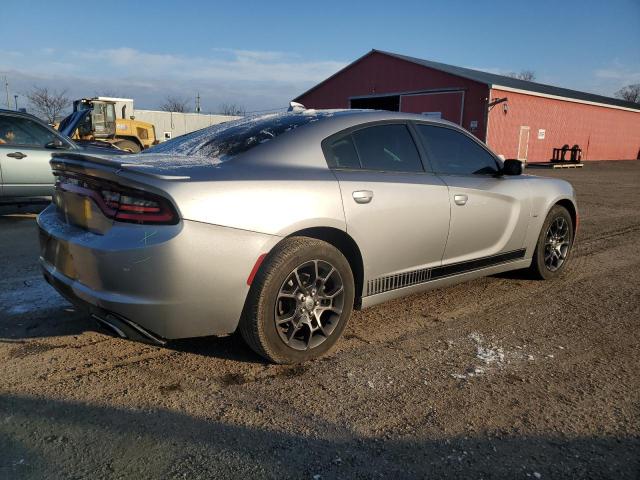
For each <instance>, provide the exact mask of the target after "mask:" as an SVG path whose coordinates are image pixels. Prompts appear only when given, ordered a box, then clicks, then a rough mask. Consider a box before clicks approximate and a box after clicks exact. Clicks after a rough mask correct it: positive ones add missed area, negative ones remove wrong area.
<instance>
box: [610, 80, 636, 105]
mask: <svg viewBox="0 0 640 480" xmlns="http://www.w3.org/2000/svg"><path fill="white" fill-rule="evenodd" d="M614 95H615V96H616V97H618V98H621V99H623V100H626V101H627V102H635V103H640V83H634V84H633V85H627V86H626V87H622V88H621V89H620V90H618V91H617V92H616V93H614Z"/></svg>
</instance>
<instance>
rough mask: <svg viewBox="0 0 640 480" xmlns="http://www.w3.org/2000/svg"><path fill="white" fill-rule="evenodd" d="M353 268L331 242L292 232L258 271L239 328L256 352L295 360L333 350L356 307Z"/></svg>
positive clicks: (275, 360)
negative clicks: (295, 234)
mask: <svg viewBox="0 0 640 480" xmlns="http://www.w3.org/2000/svg"><path fill="white" fill-rule="evenodd" d="M354 295H355V286H354V280H353V273H352V271H351V268H350V266H349V262H348V261H347V259H346V258H345V257H344V255H343V254H342V253H341V252H340V251H339V250H338V249H336V248H335V247H333V246H332V245H330V244H329V243H327V242H324V241H321V240H317V239H313V238H308V237H290V238H287V239H285V240H283V241H282V242H280V243H279V244H278V245H277V246H276V247H275V248H274V249H273V250H272V251H271V252H270V253H269V255H268V256H267V257H266V258H265V260H264V262H263V263H262V265H261V267H260V269H259V271H258V273H257V274H256V276H255V278H254V280H253V282H252V285H251V289H250V291H249V295H248V297H247V301H246V304H245V308H244V311H243V315H242V319H241V321H240V325H239V330H240V333H241V335H242V337H243V338H244V340H245V341H246V343H247V344H248V345H249V346H250V347H251V349H252V350H254V351H255V352H256V353H258V354H259V355H261V356H262V357H264V358H266V359H267V360H269V361H271V362H273V363H282V364H291V363H300V362H305V361H307V360H311V359H314V358H317V357H320V356H322V355H325V354H327V353H328V352H329V351H331V350H332V349H333V347H334V346H335V344H336V342H337V340H338V338H340V336H341V335H342V332H343V331H344V329H345V327H346V326H347V322H348V321H349V318H350V317H351V312H352V310H353V300H354Z"/></svg>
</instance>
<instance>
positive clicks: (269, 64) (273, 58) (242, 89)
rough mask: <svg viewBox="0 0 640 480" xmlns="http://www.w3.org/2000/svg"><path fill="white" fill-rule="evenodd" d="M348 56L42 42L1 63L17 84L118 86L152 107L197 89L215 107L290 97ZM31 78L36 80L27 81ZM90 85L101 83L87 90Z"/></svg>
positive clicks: (275, 102) (261, 104) (75, 88)
mask: <svg viewBox="0 0 640 480" xmlns="http://www.w3.org/2000/svg"><path fill="white" fill-rule="evenodd" d="M17 53H20V52H17ZM345 64H346V62H341V61H334V60H313V59H305V58H302V57H301V56H299V55H297V54H293V53H286V52H276V51H253V50H233V49H224V48H213V49H211V50H210V53H209V54H208V55H198V56H191V55H183V54H175V53H156V52H145V51H141V50H137V49H134V48H130V47H120V48H109V49H101V50H75V51H70V52H63V51H59V50H58V51H51V50H50V49H42V50H41V51H40V52H32V53H29V54H28V55H27V54H26V53H25V54H21V55H13V56H8V55H6V56H0V71H6V70H11V71H13V72H14V77H15V79H14V80H13V81H14V83H17V85H16V86H17V87H20V88H23V89H25V88H29V87H30V86H31V85H33V84H34V83H35V84H38V85H40V84H45V85H50V86H51V87H54V88H58V89H60V88H67V89H68V90H69V91H70V92H73V94H74V95H77V96H87V95H93V94H94V93H95V91H96V90H109V91H117V92H118V94H119V95H125V96H131V97H134V98H135V99H136V101H137V103H138V104H139V106H140V107H143V106H144V107H146V108H155V107H157V106H158V105H160V104H161V103H162V102H163V100H164V97H165V96H166V95H168V94H174V95H175V94H178V95H182V96H185V97H189V98H191V97H192V96H193V95H195V93H196V92H197V91H199V92H200V93H201V96H203V99H204V95H207V97H208V99H207V101H208V103H209V104H210V107H209V108H210V109H214V108H215V107H216V106H217V105H218V104H219V103H222V102H228V101H233V102H236V103H241V104H243V105H245V107H246V108H248V109H261V108H271V107H274V106H279V105H285V104H286V102H287V101H289V100H290V99H291V98H293V97H295V96H296V95H298V94H299V93H302V92H303V91H304V90H306V89H307V88H309V87H311V86H312V85H314V84H315V83H317V82H319V81H321V80H323V79H324V78H326V77H328V76H330V75H332V74H333V73H335V72H336V71H337V70H339V69H341V68H342V67H344V65H345ZM27 78H28V79H29V81H31V82H32V83H31V85H26V83H25V82H26V81H27ZM21 84H22V85H21ZM89 86H91V87H89ZM87 88H93V89H94V90H92V91H82V92H81V91H80V90H81V89H87ZM14 89H15V87H14ZM203 94H204V95H203ZM139 98H140V99H143V100H141V101H142V103H143V104H142V105H140V102H141V101H140V100H138V99H139Z"/></svg>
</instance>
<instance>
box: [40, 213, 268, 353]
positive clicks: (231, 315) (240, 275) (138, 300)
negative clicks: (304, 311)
mask: <svg viewBox="0 0 640 480" xmlns="http://www.w3.org/2000/svg"><path fill="white" fill-rule="evenodd" d="M38 226H39V229H40V250H41V254H40V264H41V266H42V270H43V273H44V275H45V278H47V280H48V281H49V283H51V284H52V285H53V286H54V288H56V290H58V291H59V292H60V293H61V294H62V295H63V296H65V297H67V298H68V299H69V300H70V301H72V302H74V303H76V304H79V305H80V306H85V307H86V308H87V309H88V310H89V312H90V313H91V314H92V315H95V316H96V317H98V318H100V319H102V320H104V319H105V318H106V315H109V314H111V315H112V316H113V317H114V318H116V319H119V320H121V321H124V322H125V323H126V322H131V323H133V324H134V325H133V327H132V328H135V326H139V327H142V329H143V330H144V332H147V333H149V334H150V335H151V336H152V337H157V338H158V340H160V341H161V340H162V339H175V338H186V337H197V336H205V335H221V334H226V333H231V332H233V331H235V329H236V327H237V325H238V321H239V319H240V315H241V313H242V309H243V307H244V301H245V299H246V296H247V293H248V291H249V286H248V285H247V283H246V280H247V277H248V276H249V273H250V272H251V269H252V267H253V264H254V263H255V261H256V259H257V258H258V256H259V255H260V254H262V253H264V252H268V251H269V250H270V249H271V247H272V246H273V245H275V243H277V241H278V240H279V238H278V237H274V236H271V235H264V234H260V233H255V232H248V231H244V230H238V229H232V228H227V227H220V226H216V225H209V224H203V223H199V222H192V221H183V222H181V223H180V224H178V225H168V226H165V225H162V226H148V225H131V224H120V223H114V225H113V226H112V227H111V228H110V229H109V230H108V231H107V232H106V233H105V234H104V235H100V234H97V233H91V232H88V231H87V230H84V229H81V228H78V227H74V226H72V225H69V224H67V223H66V222H65V221H64V220H63V219H62V218H60V216H59V215H58V210H57V209H56V207H55V205H51V206H49V207H48V208H47V209H46V210H44V211H43V212H42V213H41V214H40V216H39V217H38Z"/></svg>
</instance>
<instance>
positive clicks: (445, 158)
mask: <svg viewBox="0 0 640 480" xmlns="http://www.w3.org/2000/svg"><path fill="white" fill-rule="evenodd" d="M416 128H417V130H418V133H419V135H420V138H421V140H422V143H423V144H424V148H425V150H426V152H427V156H428V157H429V161H430V162H431V167H432V168H433V170H434V172H435V173H443V174H449V175H476V174H485V175H491V174H495V173H498V164H497V163H496V160H495V158H493V156H492V155H491V154H490V153H489V152H487V151H486V150H485V149H484V148H482V147H481V146H480V145H478V144H477V143H476V142H475V141H474V140H472V139H471V138H469V137H467V136H466V135H465V134H463V133H461V132H458V131H456V130H454V129H452V128H446V127H437V126H433V125H416Z"/></svg>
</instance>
